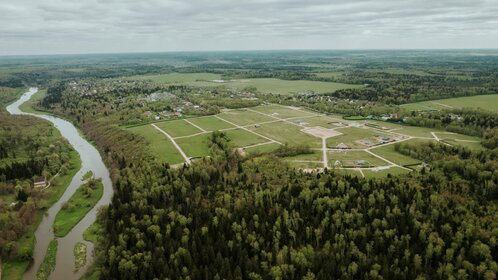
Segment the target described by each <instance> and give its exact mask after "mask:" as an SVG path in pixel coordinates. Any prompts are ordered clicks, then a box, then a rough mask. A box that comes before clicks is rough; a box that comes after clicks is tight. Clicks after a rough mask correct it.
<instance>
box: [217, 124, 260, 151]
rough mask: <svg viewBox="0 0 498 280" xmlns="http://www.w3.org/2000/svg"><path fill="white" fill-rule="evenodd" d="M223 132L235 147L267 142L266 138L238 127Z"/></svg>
mask: <svg viewBox="0 0 498 280" xmlns="http://www.w3.org/2000/svg"><path fill="white" fill-rule="evenodd" d="M225 133H226V135H227V136H228V138H230V144H231V145H232V146H233V147H237V148H238V147H245V146H250V145H254V144H259V143H264V142H268V140H267V139H265V138H262V137H260V136H258V135H256V134H254V133H251V132H249V131H246V130H243V129H240V128H238V129H234V130H228V131H225Z"/></svg>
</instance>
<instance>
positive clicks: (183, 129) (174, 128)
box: [156, 120, 202, 137]
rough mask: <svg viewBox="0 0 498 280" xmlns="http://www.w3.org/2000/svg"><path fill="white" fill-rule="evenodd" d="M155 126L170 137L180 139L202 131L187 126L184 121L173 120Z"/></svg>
mask: <svg viewBox="0 0 498 280" xmlns="http://www.w3.org/2000/svg"><path fill="white" fill-rule="evenodd" d="M156 125H157V126H158V127H159V128H160V129H162V130H164V131H166V133H168V134H169V135H170V136H171V137H181V136H187V135H192V134H196V133H200V132H202V130H200V129H198V128H197V127H195V126H193V125H191V124H189V123H188V122H186V121H185V120H174V121H165V122H159V123H156Z"/></svg>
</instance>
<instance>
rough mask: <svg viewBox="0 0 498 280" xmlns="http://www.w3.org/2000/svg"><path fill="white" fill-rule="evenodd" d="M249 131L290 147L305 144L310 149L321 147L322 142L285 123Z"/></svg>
mask: <svg viewBox="0 0 498 280" xmlns="http://www.w3.org/2000/svg"><path fill="white" fill-rule="evenodd" d="M249 129H250V130H251V131H254V132H257V133H259V134H261V135H264V136H266V137H268V138H270V139H273V140H276V141H279V142H281V143H289V144H291V145H302V144H306V145H308V146H310V147H312V148H319V147H321V146H322V141H321V140H320V139H319V138H316V137H313V136H311V135H309V134H307V133H304V132H302V131H301V129H302V128H301V127H298V126H296V125H292V124H289V123H285V122H277V123H267V124H263V125H261V126H259V127H251V128H249Z"/></svg>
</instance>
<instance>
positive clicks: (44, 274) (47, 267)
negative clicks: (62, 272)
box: [36, 239, 58, 280]
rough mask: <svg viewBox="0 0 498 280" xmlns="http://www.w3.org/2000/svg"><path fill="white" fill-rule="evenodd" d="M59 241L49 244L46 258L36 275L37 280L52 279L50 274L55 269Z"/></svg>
mask: <svg viewBox="0 0 498 280" xmlns="http://www.w3.org/2000/svg"><path fill="white" fill-rule="evenodd" d="M57 245H58V243H57V240H56V239H55V240H52V241H50V243H49V244H48V249H47V253H46V254H45V258H44V259H43V262H42V263H41V265H40V268H39V269H38V272H37V273H36V279H37V280H46V279H48V278H49V277H50V274H51V273H52V272H53V271H54V269H55V262H56V257H57Z"/></svg>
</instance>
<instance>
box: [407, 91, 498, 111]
mask: <svg viewBox="0 0 498 280" xmlns="http://www.w3.org/2000/svg"><path fill="white" fill-rule="evenodd" d="M401 107H402V108H404V109H406V110H409V111H427V110H445V109H447V110H448V109H460V108H473V109H483V110H487V111H492V112H498V94H489V95H477V96H466V97H457V98H448V99H438V100H432V101H423V102H417V103H410V104H405V105H401Z"/></svg>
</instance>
